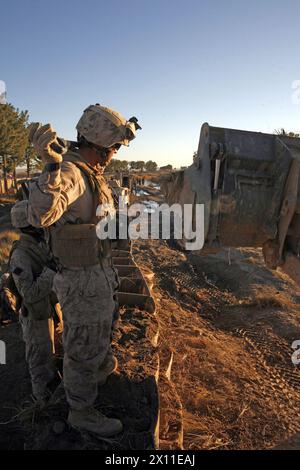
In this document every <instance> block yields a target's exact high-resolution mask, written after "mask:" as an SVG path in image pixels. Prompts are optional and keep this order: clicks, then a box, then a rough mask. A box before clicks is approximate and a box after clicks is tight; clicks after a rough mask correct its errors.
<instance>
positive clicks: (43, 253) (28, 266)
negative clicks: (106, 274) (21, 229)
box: [10, 234, 55, 399]
mask: <svg viewBox="0 0 300 470" xmlns="http://www.w3.org/2000/svg"><path fill="white" fill-rule="evenodd" d="M45 259H47V249H46V245H45V244H41V243H38V242H37V241H36V240H35V239H34V238H33V237H31V236H30V235H27V234H21V237H20V240H19V241H18V242H17V245H16V248H14V250H13V252H12V255H11V259H10V271H11V272H12V275H13V278H14V281H15V284H16V287H17V289H18V291H19V293H20V295H21V296H22V299H23V307H22V312H23V314H21V315H20V323H21V326H22V331H23V339H24V341H25V344H26V361H27V363H28V367H29V372H30V376H31V383H32V391H33V395H34V396H35V397H36V398H37V399H39V398H43V397H44V396H45V393H46V386H47V383H49V382H50V381H51V380H52V379H53V378H54V375H55V368H54V363H53V359H54V354H53V353H54V324H53V319H52V317H51V304H50V300H49V295H50V292H51V290H52V284H53V278H54V274H55V272H54V271H52V270H51V269H49V268H47V267H45V264H44V261H45ZM24 306H25V307H26V310H25V309H24ZM25 312H26V313H25ZM24 315H26V316H24ZM37 316H38V317H39V316H41V317H42V318H43V319H38V320H36V319H35V318H36V317H37Z"/></svg>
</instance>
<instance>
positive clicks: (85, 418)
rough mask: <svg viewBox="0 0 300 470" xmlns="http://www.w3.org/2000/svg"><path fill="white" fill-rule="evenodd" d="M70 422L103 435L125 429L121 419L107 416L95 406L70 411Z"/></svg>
mask: <svg viewBox="0 0 300 470" xmlns="http://www.w3.org/2000/svg"><path fill="white" fill-rule="evenodd" d="M68 422H69V424H70V425H71V426H73V427H74V428H78V429H80V430H82V431H89V432H93V433H95V434H98V435H99V436H102V437H109V436H114V435H115V434H119V433H120V432H121V431H122V430H123V425H122V423H121V421H120V420H119V419H114V418H107V417H106V416H104V415H103V414H102V413H100V411H98V410H96V409H95V408H92V407H90V408H84V409H83V410H74V409H71V410H70V411H69V416H68Z"/></svg>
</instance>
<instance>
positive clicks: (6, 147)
mask: <svg viewBox="0 0 300 470" xmlns="http://www.w3.org/2000/svg"><path fill="white" fill-rule="evenodd" d="M27 122H28V112H27V111H19V110H18V109H16V108H14V106H13V105H11V104H1V105H0V156H1V164H2V169H3V178H4V190H5V192H7V191H8V185H7V173H8V172H9V171H12V172H13V173H14V175H15V173H16V167H17V165H18V164H19V163H21V161H22V160H23V159H24V154H25V150H26V147H27V145H28V136H27V130H26V124H27Z"/></svg>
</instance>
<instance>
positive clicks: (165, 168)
mask: <svg viewBox="0 0 300 470" xmlns="http://www.w3.org/2000/svg"><path fill="white" fill-rule="evenodd" d="M160 169H161V170H172V169H173V166H172V165H165V166H161V167H160Z"/></svg>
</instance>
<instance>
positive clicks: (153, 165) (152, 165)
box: [145, 160, 157, 171]
mask: <svg viewBox="0 0 300 470" xmlns="http://www.w3.org/2000/svg"><path fill="white" fill-rule="evenodd" d="M145 168H146V171H156V170H157V163H156V162H153V161H152V160H148V162H146V163H145Z"/></svg>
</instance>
